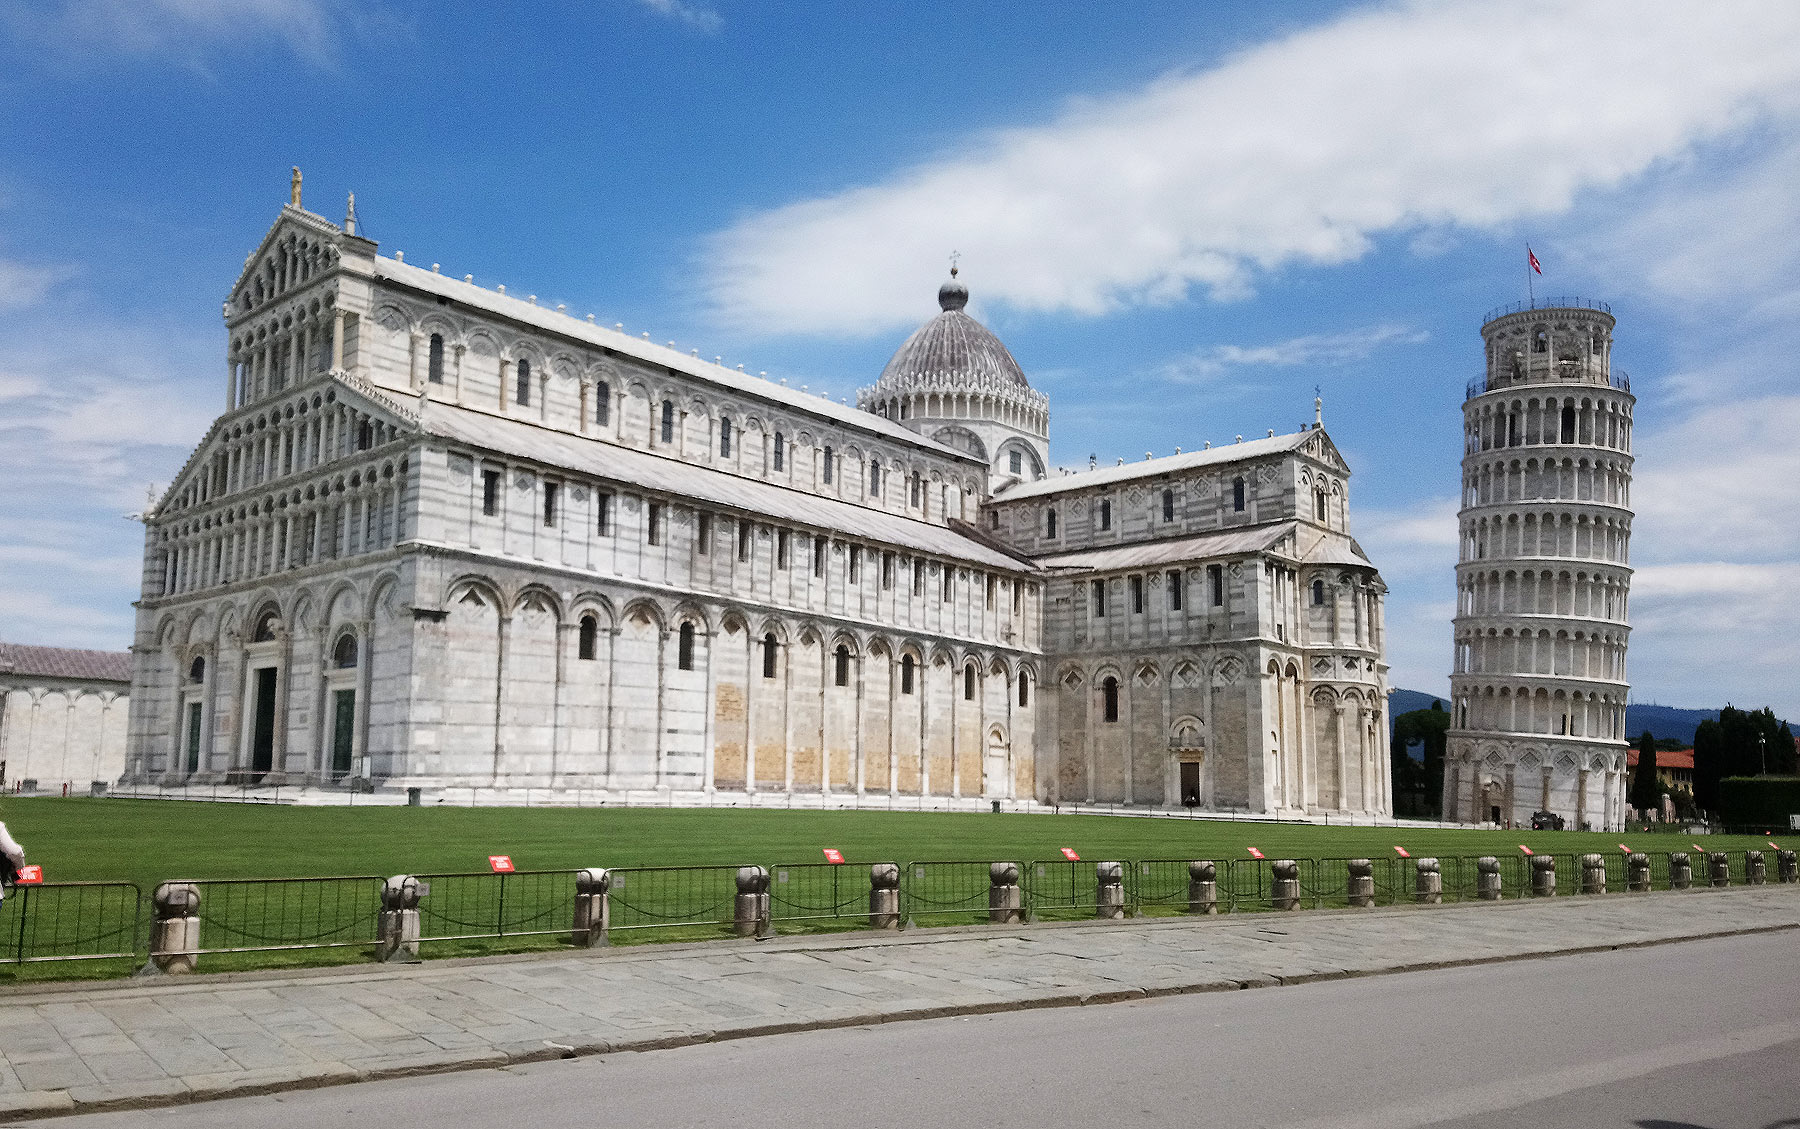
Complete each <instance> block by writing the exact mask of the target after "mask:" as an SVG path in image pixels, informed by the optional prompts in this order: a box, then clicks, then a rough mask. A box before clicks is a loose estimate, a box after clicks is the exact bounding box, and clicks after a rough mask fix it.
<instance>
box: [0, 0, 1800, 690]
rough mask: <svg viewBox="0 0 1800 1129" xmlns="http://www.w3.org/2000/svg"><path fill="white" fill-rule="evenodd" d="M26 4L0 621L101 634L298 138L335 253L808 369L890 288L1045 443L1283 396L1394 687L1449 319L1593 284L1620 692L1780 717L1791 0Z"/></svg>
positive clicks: (16, 9)
mask: <svg viewBox="0 0 1800 1129" xmlns="http://www.w3.org/2000/svg"><path fill="white" fill-rule="evenodd" d="M1171 7H1175V8H1178V9H1179V10H1178V11H1175V12H1172V13H1165V12H1159V11H1148V10H1145V11H1135V10H1128V11H1122V10H1120V9H1118V8H1116V7H1115V8H1106V7H1104V6H1096V5H1092V4H1086V3H1069V4H1062V5H1055V4H1044V5H1034V6H1031V7H1030V8H1029V9H1026V8H1021V7H1019V6H1011V7H1008V6H1002V5H988V6H980V5H951V4H934V3H926V2H923V0H920V2H915V3H912V4H906V5H874V4H864V5H856V4H836V5H819V6H817V8H816V10H804V9H802V8H801V7H800V6H798V5H768V4H749V3H743V2H740V0H589V2H586V3H568V4H562V5H554V4H540V5H533V6H529V8H527V6H523V5H497V4H491V3H481V4H477V3H466V4H465V3H448V2H437V3H423V2H419V0H371V2H368V3H351V2H348V0H69V2H66V3H64V2H61V0H44V2H41V3H34V4H31V5H22V6H8V7H6V8H5V9H4V10H0V146H3V149H0V151H4V152H5V153H6V155H7V156H6V160H5V161H4V162H0V476H3V477H4V480H5V481H6V483H7V485H8V489H7V490H5V491H4V492H0V637H4V638H6V639H9V640H13V641H19V642H41V643H52V644H63V645H69V646H93V647H117V646H124V645H125V644H127V643H128V642H129V640H130V628H131V609H130V601H131V599H132V598H133V597H134V596H135V595H136V592H137V584H138V568H139V563H138V562H139V554H140V550H141V531H140V527H138V526H137V525H136V524H135V523H133V522H131V521H129V520H127V518H126V517H125V515H127V514H130V513H133V512H136V511H138V510H141V509H142V507H143V504H144V495H145V490H146V488H147V487H148V486H149V485H150V484H152V483H154V484H156V485H158V486H161V485H165V484H166V483H167V482H168V480H169V478H170V476H171V475H172V474H173V473H174V471H175V470H176V469H178V468H179V466H180V465H181V463H182V461H183V460H184V459H185V458H186V456H187V453H188V451H189V450H190V449H191V446H192V444H193V443H194V442H195V441H196V440H197V439H198V438H199V437H200V435H201V434H202V433H203V432H204V430H205V428H206V426H207V424H208V423H209V422H210V420H211V418H212V416H213V414H214V413H216V411H217V410H218V407H219V404H220V400H221V397H222V384H223V381H222V376H223V371H224V340H223V331H222V327H221V323H220V321H219V317H218V310H219V303H220V302H221V301H222V300H223V298H224V296H225V292H226V289H227V287H228V286H229V285H230V283H231V281H232V280H233V279H234V278H235V277H236V275H237V273H238V270H239V268H240V267H241V265H242V262H243V258H244V256H245V255H246V254H247V253H248V252H249V251H250V250H251V249H252V248H253V247H254V246H255V245H256V243H257V242H258V241H259V240H260V238H261V236H262V234H263V232H264V231H265V230H266V229H267V227H268V225H269V224H270V223H271V222H272V221H273V219H274V216H275V214H276V212H277V210H278V209H279V207H280V205H281V204H282V203H283V202H284V201H285V199H286V196H287V181H288V169H289V167H290V166H292V165H299V166H300V167H301V168H302V169H303V170H304V172H305V176H306V182H305V188H306V203H307V206H308V207H309V208H310V209H312V210H314V211H318V212H321V213H322V214H324V215H327V216H329V217H331V218H333V219H338V218H340V217H341V216H342V212H343V203H344V198H345V195H346V194H347V193H349V192H352V191H354V192H355V193H356V194H357V205H358V212H359V215H360V218H361V220H362V223H363V230H364V232H365V233H366V234H368V235H370V236H371V237H373V238H375V239H377V240H379V241H380V243H381V246H382V252H383V253H384V254H388V253H392V252H393V251H396V250H399V251H403V252H405V254H406V256H407V258H408V260H409V261H413V262H423V263H433V262H438V263H442V264H443V269H444V271H445V272H446V273H452V274H458V275H460V274H465V273H471V274H473V275H474V276H475V278H476V281H477V282H480V283H482V284H483V285H489V286H492V285H495V284H499V283H504V284H506V285H507V287H508V289H509V290H511V291H513V292H525V293H535V294H537V295H539V296H540V300H541V301H543V302H544V303H546V304H554V303H556V302H566V303H567V304H568V305H569V307H570V309H571V310H572V311H580V312H582V313H585V312H588V311H593V312H594V313H595V314H596V316H597V318H598V319H599V320H601V321H603V322H607V323H611V322H623V323H625V325H626V326H627V328H628V329H629V330H631V331H632V332H634V333H635V332H641V331H644V330H648V331H649V332H650V333H651V335H652V336H653V337H654V338H655V339H656V340H659V341H666V340H674V341H676V342H677V343H678V344H679V345H680V346H681V347H683V348H697V349H699V350H700V352H701V354H702V355H705V356H712V355H722V356H724V357H725V358H726V359H727V361H728V362H729V363H732V364H736V363H740V362H741V363H743V364H744V365H745V366H746V368H748V369H749V370H750V371H752V372H757V371H766V372H768V373H769V374H770V375H771V377H785V378H786V379H787V380H788V381H789V383H790V384H794V385H800V384H806V385H808V386H809V387H810V388H811V389H813V390H815V391H817V390H821V389H823V390H828V391H829V392H830V393H831V394H832V395H834V396H843V397H851V398H853V397H854V394H855V389H856V388H857V387H859V386H861V385H865V384H868V383H871V382H872V381H873V380H874V378H875V376H876V375H877V374H878V373H879V372H880V369H881V366H882V364H883V363H884V362H885V360H886V358H887V356H888V355H889V354H890V353H891V352H892V351H893V349H894V348H895V347H896V346H897V345H898V344H899V343H900V341H901V340H903V339H904V337H905V335H906V334H907V332H909V331H910V329H911V328H912V327H913V326H915V325H916V324H918V323H919V322H921V321H923V320H924V319H925V318H926V317H927V316H929V315H930V314H931V313H933V312H935V305H934V302H933V295H934V293H935V289H936V286H937V284H938V282H939V281H941V279H942V276H943V273H944V270H945V267H946V263H947V259H948V256H949V253H950V252H951V251H952V250H956V251H959V252H961V254H962V266H963V271H964V273H963V278H964V280H965V281H967V282H968V284H969V286H970V288H971V290H972V292H973V295H974V299H973V302H972V304H971V312H973V313H975V314H976V315H977V316H978V317H980V318H982V319H983V320H984V321H986V322H987V323H988V324H989V325H990V326H991V327H992V328H993V329H995V331H996V332H998V333H999V334H1000V335H1001V336H1002V338H1003V339H1005V340H1006V342H1007V343H1008V345H1009V346H1010V347H1011V348H1012V350H1013V352H1014V353H1015V354H1016V355H1017V357H1018V358H1019V361H1020V362H1021V364H1022V365H1023V366H1024V367H1025V370H1026V372H1027V373H1028V374H1029V375H1030V377H1031V378H1032V380H1033V382H1034V384H1036V385H1037V386H1038V387H1040V388H1042V389H1043V390H1044V391H1046V392H1047V393H1048V394H1049V396H1050V401H1051V410H1052V430H1051V442H1052V457H1053V459H1054V460H1055V461H1057V462H1060V463H1064V464H1069V465H1084V464H1085V463H1086V460H1087V457H1088V455H1090V454H1094V455H1097V456H1099V457H1100V458H1101V459H1105V460H1110V459H1113V458H1115V457H1120V456H1123V457H1127V458H1141V457H1142V456H1143V454H1144V453H1145V452H1146V451H1155V452H1157V453H1170V452H1172V451H1173V450H1174V449H1175V448H1176V447H1178V446H1180V447H1186V448H1192V447H1197V446H1199V445H1200V444H1201V443H1202V442H1203V441H1205V440H1208V439H1210V440H1213V441H1215V442H1228V441H1229V440H1230V439H1231V438H1232V437H1233V436H1234V435H1237V434H1244V435H1259V434H1262V433H1263V432H1264V431H1266V430H1267V429H1268V428H1275V429H1277V430H1279V431H1287V430H1291V429H1293V428H1295V427H1296V426H1298V425H1300V424H1301V423H1303V422H1305V421H1307V420H1310V418H1311V414H1312V394H1313V389H1314V387H1315V385H1317V386H1319V387H1321V388H1322V389H1323V393H1324V397H1325V411H1326V423H1327V426H1328V427H1329V428H1330V430H1331V432H1332V434H1333V436H1334V437H1335V438H1336V439H1337V441H1338V443H1339V445H1340V446H1341V447H1342V448H1343V449H1344V451H1345V452H1346V454H1347V455H1348V457H1349V458H1350V460H1351V462H1352V466H1353V468H1354V470H1355V477H1354V479H1353V480H1352V489H1353V517H1352V520H1353V524H1354V526H1355V531H1356V532H1357V534H1358V537H1359V539H1360V540H1361V541H1362V543H1363V544H1364V546H1365V548H1367V550H1368V551H1369V552H1370V554H1371V556H1373V557H1374V559H1375V560H1376V562H1377V563H1378V564H1379V565H1380V566H1381V568H1382V571H1383V574H1384V576H1385V577H1386V579H1387V582H1388V584H1389V586H1390V589H1391V595H1390V604H1389V627H1390V633H1389V639H1390V654H1389V658H1390V661H1391V663H1392V664H1393V677H1394V682H1395V684H1396V685H1404V686H1408V687H1413V688H1417V689H1423V690H1433V691H1438V692H1442V691H1443V690H1444V689H1445V688H1446V686H1447V678H1446V675H1447V671H1448V666H1449V661H1450V651H1451V648H1450V616H1451V612H1452V607H1453V579H1452V566H1453V563H1454V559H1455V551H1456V528H1455V517H1454V515H1455V507H1456V496H1457V481H1458V460H1459V458H1460V422H1459V418H1460V417H1459V413H1460V406H1461V399H1462V394H1463V389H1464V385H1465V383H1466V381H1467V380H1468V379H1469V378H1470V377H1472V376H1474V375H1476V374H1477V373H1478V372H1479V369H1480V365H1481V356H1482V351H1481V340H1480V336H1479V329H1480V322H1481V317H1482V315H1483V313H1484V312H1485V311H1486V310H1487V309H1489V308H1490V307H1492V306H1496V305H1499V304H1501V303H1505V302H1511V301H1514V300H1517V299H1519V298H1522V297H1524V289H1525V266H1524V258H1525V252H1524V246H1525V244H1526V243H1527V241H1529V242H1530V243H1531V245H1532V246H1533V247H1535V248H1536V250H1537V253H1538V255H1539V257H1540V258H1541V259H1542V260H1543V263H1544V268H1545V277H1544V278H1543V279H1541V280H1539V281H1538V287H1539V289H1538V293H1539V294H1540V295H1542V294H1559V293H1566V294H1577V295H1581V296H1584V297H1597V298H1603V299H1606V300H1608V301H1610V302H1611V303H1612V306H1613V309H1614V312H1615V313H1616V314H1617V315H1618V317H1619V322H1620V324H1619V329H1618V342H1619V344H1618V347H1617V351H1616V357H1617V362H1618V365H1619V367H1621V368H1623V369H1625V370H1627V371H1629V372H1630V374H1631V377H1632V380H1633V386H1634V389H1635V391H1636V392H1637V394H1638V396H1639V400H1640V403H1639V407H1638V427H1637V434H1636V453H1637V456H1638V478H1637V483H1636V485H1635V487H1634V493H1633V500H1634V503H1635V505H1636V508H1637V510H1638V514H1639V516H1638V520H1637V523H1636V526H1635V530H1634V532H1635V536H1634V538H1633V564H1634V565H1635V566H1636V567H1637V568H1638V570H1639V571H1638V574H1637V578H1636V580H1635V582H1634V586H1633V593H1632V596H1633V609H1632V610H1633V615H1632V619H1633V628H1634V634H1633V638H1632V643H1631V652H1630V667H1631V675H1632V682H1633V696H1634V698H1635V699H1637V700H1646V701H1648V700H1655V701H1661V702H1665V703H1671V704H1679V705H1692V706H1711V705H1717V704H1720V703H1721V702H1723V701H1726V700H1730V701H1733V702H1736V703H1737V704H1739V705H1748V706H1760V705H1763V704H1770V705H1773V706H1775V707H1776V709H1777V710H1778V711H1780V712H1783V713H1785V714H1787V715H1788V716H1800V689H1797V688H1796V684H1795V678H1794V675H1793V672H1794V671H1795V670H1796V669H1800V612H1797V611H1796V610H1795V608H1796V602H1795V601H1794V600H1793V598H1792V594H1793V593H1794V592H1795V591H1796V590H1800V532H1797V530H1800V505H1797V503H1796V498H1797V497H1800V492H1797V490H1796V483H1797V482H1800V456H1797V455H1796V446H1795V442H1794V436H1795V434H1796V431H1797V430H1800V393H1797V392H1796V390H1795V381H1794V368H1795V365H1794V360H1793V358H1794V357H1795V356H1796V355H1797V351H1800V209H1797V208H1796V206H1795V200H1796V192H1795V189H1796V187H1797V186H1800V6H1795V5H1793V4H1791V3H1769V4H1754V3H1743V4H1733V5H1708V4H1700V3H1694V4H1674V3H1644V2H1632V3H1625V2H1617V0H1586V2H1580V3H1560V2H1535V3H1534V2H1525V3H1515V4H1509V5H1492V4H1485V3H1458V2H1444V3H1388V4H1368V3H1361V4H1334V3H1289V4H1283V5H1229V6H1227V5H1187V6H1171Z"/></svg>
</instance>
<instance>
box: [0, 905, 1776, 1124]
mask: <svg viewBox="0 0 1800 1129" xmlns="http://www.w3.org/2000/svg"><path fill="white" fill-rule="evenodd" d="M1794 928H1800V886H1758V887H1742V888H1736V889H1728V890H1712V889H1705V890H1693V891H1686V892H1681V893H1656V894H1630V895H1605V896H1597V897H1596V896H1589V897H1579V898H1556V899H1554V900H1548V899H1547V900H1544V901H1529V900H1527V901H1512V902H1501V903H1474V904H1462V905H1448V906H1403V907H1390V908H1383V909H1365V910H1329V911H1300V912H1293V913H1283V914H1275V913H1261V914H1238V915H1229V916H1221V917H1210V918H1148V919H1141V920H1128V921H1123V922H1079V923H1060V924H1044V925H1034V926H1022V927H1002V928H994V927H985V928H984V927H971V928H962V929H937V930H912V931H909V932H906V933H901V934H893V933H886V934H875V933H850V934H831V935H822V936H812V937H786V938H778V939H773V940H768V941H761V942H756V941H743V942H736V941H724V942H713V943H708V944H698V945H668V946H645V947H632V948H624V949H598V950H591V951H583V952H573V951H571V952H566V953H551V954H534V955H530V956H521V957H492V958H486V959H481V960H455V961H437V962H430V963H426V964H420V965H382V966H356V967H351V968H341V967H340V968H332V969H315V970H307V971H303V972H294V971H287V972H269V973H237V974H231V975H222V976H205V975H201V976H194V977H186V978H181V977H170V978H154V979H143V980H133V981H129V982H123V983H110V984H81V985H74V984H71V985H51V986H33V987H22V988H15V989H10V990H5V991H0V1120H17V1119H20V1118H26V1117H41V1116H44V1115H46V1114H52V1113H66V1112H85V1111H89V1110H94V1109H104V1108H120V1107H129V1106H148V1105H167V1104H174V1103H178V1102H184V1101H196V1100H202V1099H209V1098H218V1097H228V1096H237V1095H243V1094H251V1093H266V1092H269V1091H273V1090H282V1089H295V1088H301V1087H312V1086H323V1085H334V1084H339V1083H346V1082H355V1081H363V1080H368V1079H373V1078H386V1077H396V1076H400V1075H407V1074H424V1073H435V1072H441V1071H448V1070H465V1069H476V1068H480V1067H492V1066H499V1065H505V1064H508V1063H514V1062H524V1061H534V1060H540V1059H546V1058H556V1057H569V1056H573V1055H578V1054H599V1053H607V1052H610V1051H618V1050H648V1049H654V1048H659V1047H667V1046H678V1045H683V1044H687V1043H693V1042H704V1041H709V1040H714V1039H727V1038H743V1037H747V1036H752V1035H758V1034H773V1033H777V1032H782V1031H794V1030H805V1029H809V1028H819V1027H831V1026H849V1025H865V1024H870V1023H880V1022H893V1021H897V1020H904V1019H916V1018H927V1017H934V1016H943V1015H958V1014H964V1015H967V1014H977V1013H980V1012H987V1011H999V1010H1010V1009H1015V1008H1026V1007H1059V1006H1077V1005H1082V1004H1091V1003H1105V1002H1110V1001H1114V1000H1123V999H1141V998H1144V997H1145V996H1150V995H1166V994H1173V993H1181V992H1201V991H1222V990H1235V989H1239V988H1246V987H1261V986H1269V985H1277V984H1293V983H1304V982H1308V981H1312V980H1319V979H1330V978H1335V977H1342V976H1357V975H1372V974H1378V973H1385V972H1395V971H1403V970H1410V969H1420V968H1433V967H1447V966H1452V965H1458V964H1470V963H1482V962H1487V961H1497V960H1515V959H1520V958H1527V957H1533V956H1544V955H1549V954H1553V953H1561V952H1576V951H1584V950H1592V949H1596V948H1599V949H1606V948H1618V947H1624V946H1637V945H1648V944H1660V943H1665V942H1671V941H1679V940H1685V939H1691V938H1696V937H1707V936H1720V935H1724V934H1731V933H1742V932H1751V931H1762V930H1775V929H1794ZM1522 974H1523V973H1522Z"/></svg>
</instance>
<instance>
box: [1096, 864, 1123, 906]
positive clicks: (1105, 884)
mask: <svg viewBox="0 0 1800 1129" xmlns="http://www.w3.org/2000/svg"><path fill="white" fill-rule="evenodd" d="M1094 916H1095V917H1099V918H1105V919H1108V920H1116V919H1118V918H1121V917H1124V916H1125V864H1123V863H1117V862H1097V863H1095V864H1094Z"/></svg>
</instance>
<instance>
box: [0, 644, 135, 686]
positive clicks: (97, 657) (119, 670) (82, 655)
mask: <svg viewBox="0 0 1800 1129" xmlns="http://www.w3.org/2000/svg"><path fill="white" fill-rule="evenodd" d="M0 674H22V675H26V676H30V677H37V678H74V679H81V680H83V681H87V682H130V681H131V652H130V651H77V650H71V649H70V648H68V647H31V646H26V645H25V644H22V643H0Z"/></svg>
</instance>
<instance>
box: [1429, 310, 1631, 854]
mask: <svg viewBox="0 0 1800 1129" xmlns="http://www.w3.org/2000/svg"><path fill="white" fill-rule="evenodd" d="M1613 326H1614V321H1613V316H1612V313H1611V311H1610V310H1609V309H1608V307H1607V306H1606V305H1605V304H1604V303H1601V302H1583V301H1581V300H1579V299H1548V300H1547V301H1546V302H1543V303H1538V304H1526V305H1524V306H1517V307H1508V308H1505V309H1502V310H1498V311H1495V312H1494V313H1492V314H1490V315H1489V316H1488V318H1487V319H1486V323H1485V324H1484V325H1483V326H1482V330H1481V336H1482V339H1483V341H1484V342H1485V343H1486V345H1487V363H1486V370H1485V372H1484V374H1483V375H1482V376H1481V377H1479V378H1477V379H1476V380H1474V381H1472V382H1471V383H1470V385H1469V387H1468V396H1467V398H1466V400H1465V402H1464V405H1463V462H1462V510H1461V513H1460V515H1459V518H1458V521H1459V524H1460V535H1461V549H1460V552H1459V554H1458V563H1457V566H1456V586H1457V604H1456V618H1455V627H1454V636H1455V658H1454V662H1453V666H1452V671H1451V675H1450V686H1451V690H1450V694H1451V699H1452V716H1451V723H1450V731H1449V736H1448V742H1447V748H1446V753H1445V761H1444V796H1443V801H1444V807H1443V812H1444V818H1445V819H1446V820H1453V821H1464V822H1477V823H1479V822H1505V821H1508V820H1510V821H1512V822H1514V823H1528V822H1529V821H1530V818H1531V813H1532V812H1533V811H1538V810H1542V811H1550V812H1554V813H1556V814H1558V815H1561V816H1562V817H1563V818H1564V819H1566V820H1567V821H1568V823H1569V826H1570V827H1583V826H1588V827H1593V828H1595V829H1600V830H1617V829H1619V828H1622V827H1623V826H1624V821H1625V817H1626V814H1627V812H1626V806H1625V793H1626V785H1627V778H1626V773H1625V766H1626V742H1625V733H1624V727H1625V700H1626V696H1627V691H1628V689H1629V686H1628V684H1627V681H1626V672H1625V644H1626V637H1627V636H1628V635H1629V634H1630V628H1629V627H1628V626H1627V623H1628V619H1627V610H1628V602H1627V596H1628V594H1629V592H1630V587H1631V568H1630V566H1629V560H1630V548H1631V517H1632V512H1631V468H1632V455H1631V421H1632V408H1633V406H1634V405H1635V404H1636V400H1635V399H1634V398H1633V397H1632V395H1631V382H1630V381H1629V380H1628V379H1627V378H1626V376H1625V374H1624V373H1621V372H1616V371H1614V370H1613V367H1612V349H1613Z"/></svg>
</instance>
